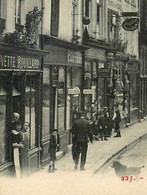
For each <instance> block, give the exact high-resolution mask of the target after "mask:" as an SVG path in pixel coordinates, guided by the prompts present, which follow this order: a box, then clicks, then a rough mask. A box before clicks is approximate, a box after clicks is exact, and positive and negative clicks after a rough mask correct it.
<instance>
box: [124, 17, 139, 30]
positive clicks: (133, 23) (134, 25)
mask: <svg viewBox="0 0 147 195" xmlns="http://www.w3.org/2000/svg"><path fill="white" fill-rule="evenodd" d="M122 27H123V29H124V30H126V31H134V30H136V29H138V27H139V18H128V19H126V20H125V21H124V22H123V23H122Z"/></svg>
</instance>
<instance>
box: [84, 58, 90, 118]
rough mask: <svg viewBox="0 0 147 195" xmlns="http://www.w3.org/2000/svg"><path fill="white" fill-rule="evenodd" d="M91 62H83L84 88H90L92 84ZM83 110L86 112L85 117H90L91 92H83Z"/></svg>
mask: <svg viewBox="0 0 147 195" xmlns="http://www.w3.org/2000/svg"><path fill="white" fill-rule="evenodd" d="M91 78H92V64H91V62H86V63H85V76H84V89H91V85H92V80H91ZM84 96H85V110H86V113H87V118H88V119H90V118H91V104H92V96H91V94H85V95H84Z"/></svg>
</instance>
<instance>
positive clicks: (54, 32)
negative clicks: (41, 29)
mask: <svg viewBox="0 0 147 195" xmlns="http://www.w3.org/2000/svg"><path fill="white" fill-rule="evenodd" d="M59 20H60V0H51V22H50V35H51V36H54V37H58V34H59Z"/></svg>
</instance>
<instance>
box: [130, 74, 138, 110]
mask: <svg viewBox="0 0 147 195" xmlns="http://www.w3.org/2000/svg"><path fill="white" fill-rule="evenodd" d="M136 82H137V79H136V75H135V74H130V109H133V108H137V85H136Z"/></svg>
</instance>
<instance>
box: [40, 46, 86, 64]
mask: <svg viewBox="0 0 147 195" xmlns="http://www.w3.org/2000/svg"><path fill="white" fill-rule="evenodd" d="M44 49H45V50H46V51H48V52H49V54H48V55H46V56H45V57H44V64H51V65H61V66H62V65H69V64H71V65H78V66H79V65H80V66H81V65H82V54H81V52H80V51H77V50H73V49H69V48H63V47H58V46H54V45H45V48H44Z"/></svg>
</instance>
